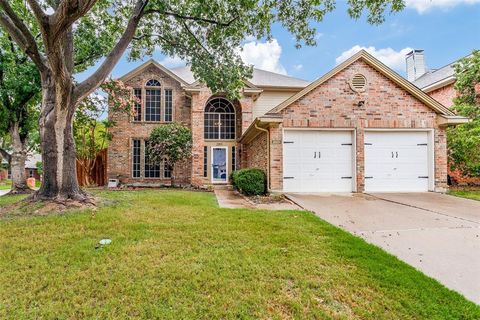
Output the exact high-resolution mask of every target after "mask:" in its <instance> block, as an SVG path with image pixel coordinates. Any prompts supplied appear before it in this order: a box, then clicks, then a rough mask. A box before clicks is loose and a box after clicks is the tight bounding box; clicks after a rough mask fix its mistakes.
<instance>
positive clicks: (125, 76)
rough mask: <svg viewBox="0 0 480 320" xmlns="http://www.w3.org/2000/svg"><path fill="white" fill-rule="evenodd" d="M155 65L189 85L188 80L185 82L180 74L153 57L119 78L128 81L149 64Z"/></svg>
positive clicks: (181, 82)
mask: <svg viewBox="0 0 480 320" xmlns="http://www.w3.org/2000/svg"><path fill="white" fill-rule="evenodd" d="M152 65H153V66H155V67H156V68H158V69H160V70H161V71H163V72H165V73H166V74H167V75H168V76H170V77H171V78H172V79H174V80H176V81H178V82H179V83H180V84H182V85H188V83H187V82H185V81H184V80H183V79H182V78H180V77H179V76H177V75H176V74H175V73H173V72H172V71H170V70H169V69H167V68H165V67H164V66H162V65H161V64H160V63H158V62H157V61H155V60H153V59H150V60H148V61H147V62H145V63H143V64H142V65H140V66H138V67H137V68H135V69H133V70H132V71H130V72H129V73H127V74H125V75H123V76H122V77H120V79H119V80H121V81H123V82H125V81H128V80H130V79H131V78H133V77H135V76H137V75H139V74H140V73H142V72H143V71H144V70H145V69H146V68H148V67H149V66H152Z"/></svg>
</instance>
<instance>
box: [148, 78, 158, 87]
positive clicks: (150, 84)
mask: <svg viewBox="0 0 480 320" xmlns="http://www.w3.org/2000/svg"><path fill="white" fill-rule="evenodd" d="M160 86H161V85H160V82H159V81H158V80H155V79H150V80H148V81H147V83H146V84H145V87H160Z"/></svg>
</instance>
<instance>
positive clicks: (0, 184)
mask: <svg viewBox="0 0 480 320" xmlns="http://www.w3.org/2000/svg"><path fill="white" fill-rule="evenodd" d="M11 187H12V180H2V181H0V190H10V188H11Z"/></svg>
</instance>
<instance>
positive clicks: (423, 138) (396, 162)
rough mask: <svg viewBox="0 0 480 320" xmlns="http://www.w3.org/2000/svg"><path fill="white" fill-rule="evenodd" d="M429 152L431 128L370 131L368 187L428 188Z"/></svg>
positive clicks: (381, 189) (367, 140)
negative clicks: (418, 130)
mask: <svg viewBox="0 0 480 320" xmlns="http://www.w3.org/2000/svg"><path fill="white" fill-rule="evenodd" d="M428 154H429V152H428V133H427V132H410V131H409V132H406V131H398V132H385V131H370V132H366V133H365V191H366V192H422V191H428V189H429V170H428V167H429V161H428Z"/></svg>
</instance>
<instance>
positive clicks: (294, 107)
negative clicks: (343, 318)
mask: <svg viewBox="0 0 480 320" xmlns="http://www.w3.org/2000/svg"><path fill="white" fill-rule="evenodd" d="M357 73H360V74H362V75H364V76H365V77H366V79H367V87H366V90H365V91H364V92H355V91H353V90H352V89H351V88H350V85H349V82H350V79H351V78H352V77H353V76H354V75H355V74H357ZM360 101H364V104H363V105H361V104H359V102H360ZM282 114H283V124H282V125H280V126H279V127H278V128H272V129H271V142H272V145H271V148H272V149H271V154H272V162H273V163H272V169H271V172H272V173H271V188H272V189H273V190H282V187H283V185H282V184H283V177H282V175H281V167H282V162H283V159H282V150H283V146H282V144H281V143H274V142H278V141H280V142H281V132H282V130H281V129H282V127H283V128H319V129H320V128H345V129H355V132H356V146H357V149H356V158H357V164H356V170H357V172H356V173H357V174H356V176H357V181H356V187H357V188H356V189H357V191H358V192H362V191H363V190H364V185H365V183H364V134H365V129H371V128H383V129H422V130H423V129H432V130H433V131H434V140H435V151H434V154H435V188H436V189H437V190H444V189H446V187H447V149H446V136H445V130H444V129H443V128H440V127H439V126H438V125H437V123H436V119H437V114H436V113H435V111H433V110H432V109H430V108H429V107H427V106H425V105H424V104H423V103H422V102H420V101H419V100H418V99H416V98H415V97H413V96H412V95H411V94H409V93H408V92H407V91H405V90H404V89H402V88H401V87H399V86H398V85H397V84H395V83H394V82H393V81H391V80H390V79H388V78H387V77H385V76H384V75H383V74H381V73H380V72H378V71H376V70H375V69H373V68H372V67H370V66H369V65H368V64H367V63H365V62H363V61H362V60H357V61H356V62H354V63H352V64H351V65H350V66H348V67H347V68H345V69H343V70H342V71H340V72H339V73H337V74H336V75H335V76H333V77H332V78H330V79H329V80H327V81H326V82H324V83H323V84H321V85H320V86H318V87H317V88H315V89H314V90H312V91H311V92H310V93H308V94H306V95H305V96H304V97H302V98H300V99H299V100H297V101H296V102H294V103H292V104H291V105H290V106H288V107H287V108H285V109H284V110H283V111H282ZM273 166H274V167H275V168H274V167H273Z"/></svg>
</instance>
